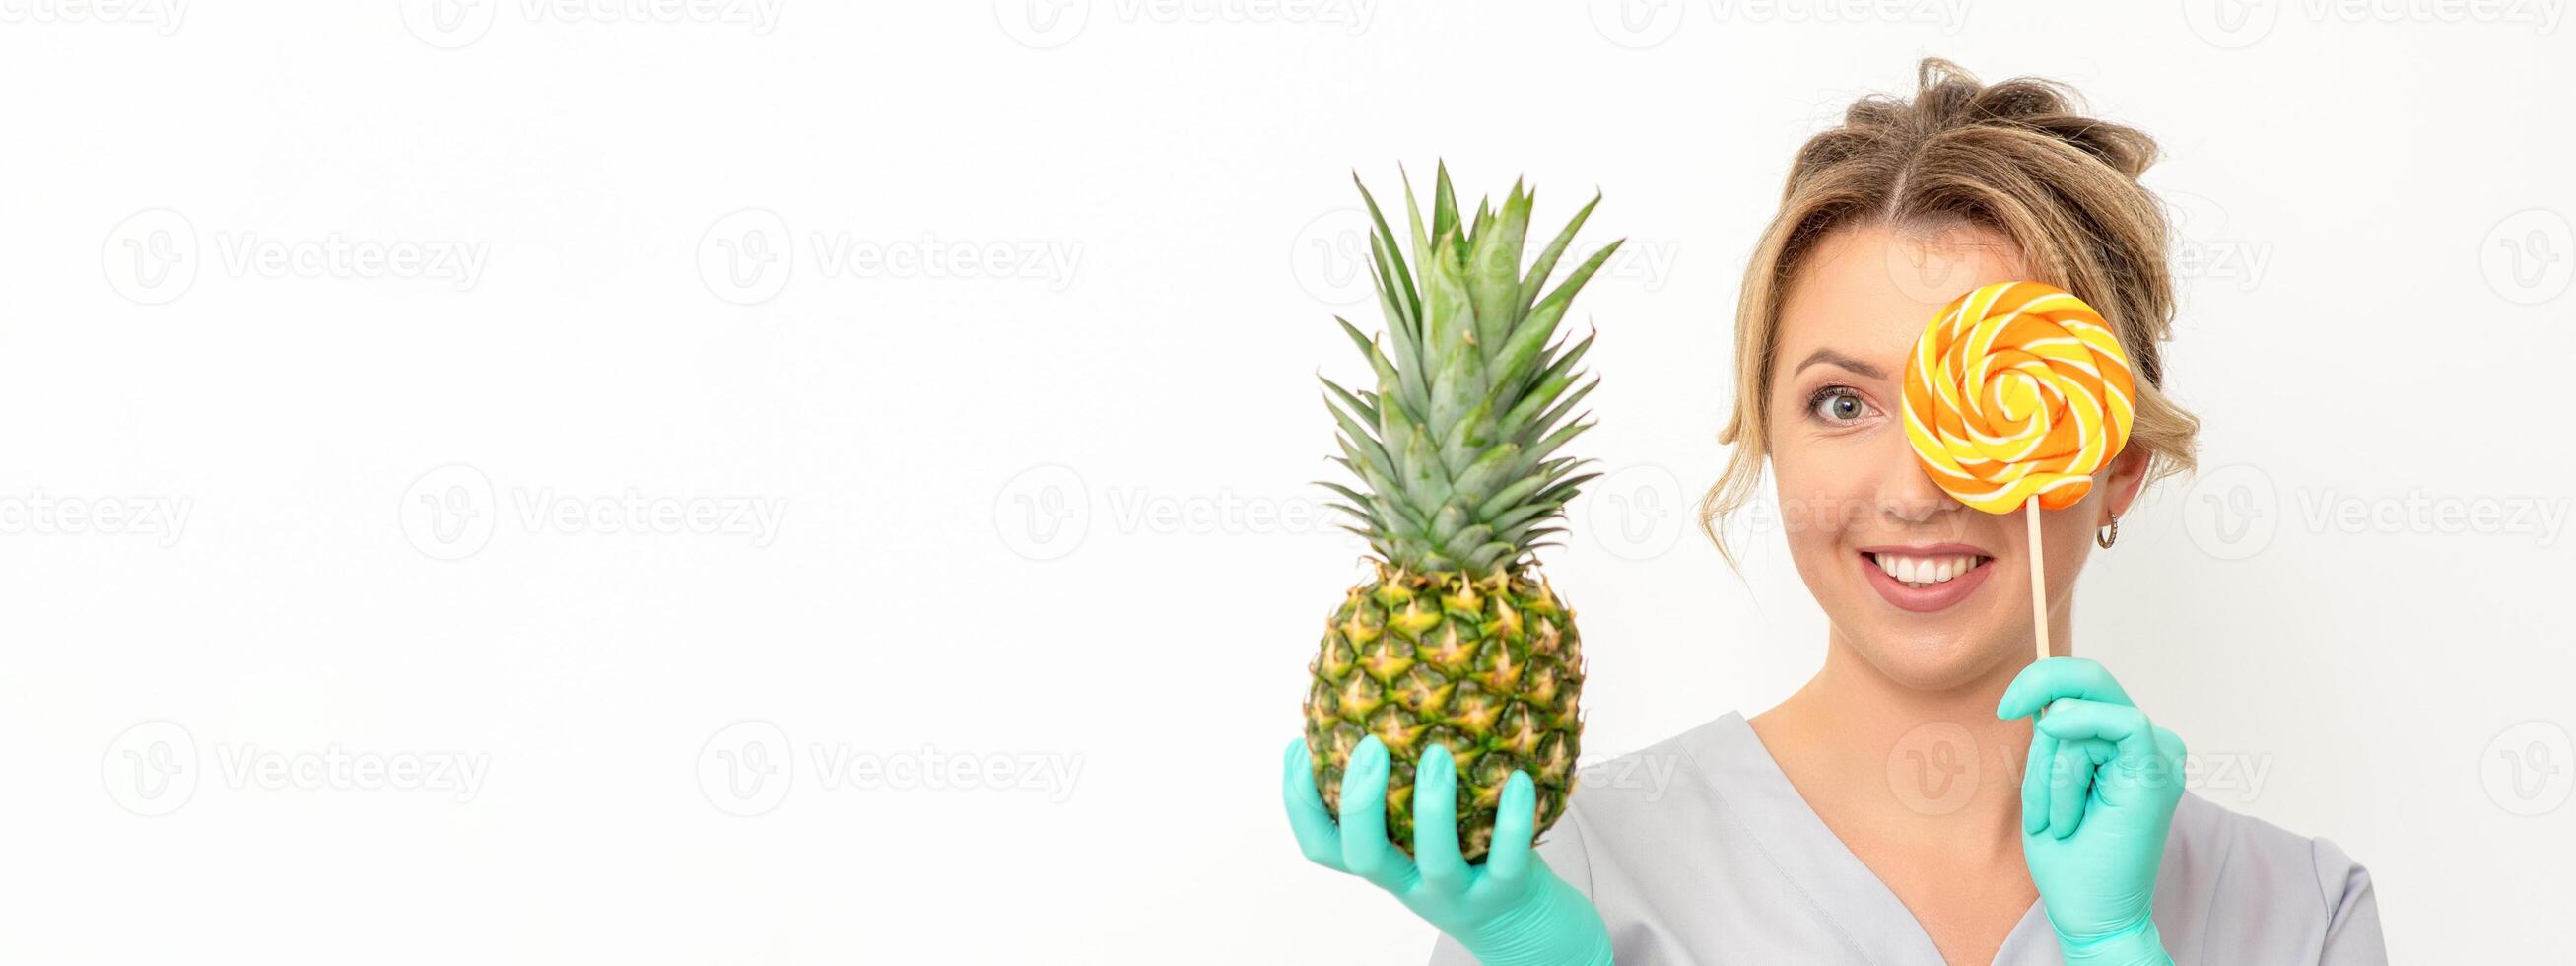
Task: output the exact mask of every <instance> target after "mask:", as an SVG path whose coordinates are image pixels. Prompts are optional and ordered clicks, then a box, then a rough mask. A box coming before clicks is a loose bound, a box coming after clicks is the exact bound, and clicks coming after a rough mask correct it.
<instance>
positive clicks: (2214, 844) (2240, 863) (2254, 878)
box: [2165, 794, 2370, 915]
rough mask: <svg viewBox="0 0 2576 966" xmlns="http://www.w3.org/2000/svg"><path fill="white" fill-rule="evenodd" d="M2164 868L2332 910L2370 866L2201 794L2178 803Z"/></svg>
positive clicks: (2331, 846)
mask: <svg viewBox="0 0 2576 966" xmlns="http://www.w3.org/2000/svg"><path fill="white" fill-rule="evenodd" d="M2165 868H2166V870H2167V871H2168V872H2180V873H2182V874H2183V875H2184V876H2185V877H2187V878H2189V879H2191V880H2193V881H2201V882H2208V883H2212V884H2224V883H2229V882H2235V883H2237V884H2240V885H2253V886H2258V887H2261V892H2262V894H2265V895H2269V896H2274V897H2277V898H2279V899H2281V900H2290V899H2299V900H2303V901H2312V902H2313V903H2314V908H2316V909H2317V911H2319V912H2322V913H2325V914H2328V915H2331V914H2332V913H2333V912H2334V910H2335V907H2336V906H2337V905H2338V904H2339V903H2340V902H2341V901H2342V900H2343V899H2344V897H2345V896H2346V895H2347V894H2349V893H2350V892H2351V891H2352V887H2353V886H2354V885H2355V884H2357V883H2362V882H2367V881H2368V880H2369V877H2370V873H2369V871H2368V870H2366V869H2364V868H2362V866H2361V863H2359V862H2356V861H2354V860H2353V858H2352V856H2350V855H2347V854H2345V853H2344V851H2343V849H2342V848H2340V847H2337V846H2336V845H2335V844H2334V843H2333V842H2332V841H2329V840H2327V839H2323V838H2315V837H2311V836H2306V835H2301V834H2299V833H2297V832H2292V831H2290V830H2288V829H2285V828H2282V827H2280V826H2278V825H2274V824H2272V823H2270V822H2266V821H2264V820H2262V819H2259V818H2255V817H2253V816H2251V815H2245V814H2242V813H2238V812H2234V811H2230V810H2228V809H2227V808H2226V807H2225V806H2222V805H2219V804H2216V803H2214V802H2211V801H2210V800H2208V799H2206V798H2202V797H2200V796H2199V795H2197V794H2185V795H2184V796H2183V799H2182V803H2181V804H2180V805H2177V806H2175V808H2174V827H2173V836H2172V839H2171V841H2170V842H2169V843H2168V844H2167V846H2166V849H2165Z"/></svg>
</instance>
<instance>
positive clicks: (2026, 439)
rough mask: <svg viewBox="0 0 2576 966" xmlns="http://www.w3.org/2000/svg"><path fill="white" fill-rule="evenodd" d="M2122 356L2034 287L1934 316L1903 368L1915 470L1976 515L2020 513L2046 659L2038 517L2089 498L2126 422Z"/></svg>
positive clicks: (2130, 410)
mask: <svg viewBox="0 0 2576 966" xmlns="http://www.w3.org/2000/svg"><path fill="white" fill-rule="evenodd" d="M2136 399H2137V386H2136V384H2135V383H2134V382H2133V381H2132V379H2131V377H2130V374H2129V357H2128V354H2127V353H2125V352H2123V351H2121V349H2120V339H2119V337H2118V336H2117V335H2115V334H2113V333H2112V332H2111V327H2110V325H2109V324H2107V323H2105V322H2104V321H2103V320H2102V315H2101V313H2098V312H2095V311H2093V307H2092V306H2090V305H2086V304H2084V300H2083V299H2079V298H2076V297H2075V296H2074V295H2073V294H2072V293H2069V292H2067V291H2065V290H2063V289H2060V288H2057V287H2055V286H2050V285H2043V284H2040V283H2038V282H1997V283H1995V284H1993V285H1988V286H1984V287H1982V288H1979V289H1977V290H1975V291H1972V292H1969V293H1968V294H1966V295H1962V296H1960V297H1959V298H1958V299H1957V300H1956V301H1953V302H1951V303H1950V304H1949V305H1947V306H1945V307H1943V308H1942V309H1941V311H1940V312H1939V313H1938V314H1936V315H1934V316H1933V317H1932V323H1931V325H1929V326H1927V327H1926V328H1925V329H1924V330H1923V336H1922V338H1920V339H1918V340H1916V342H1915V343H1914V355H1913V356H1912V357H1911V358H1909V359H1907V360H1906V363H1905V438H1906V439H1907V440H1908V441H1909V442H1911V443H1913V444H1914V455H1915V456H1916V457H1917V458H1918V459H1919V460H1920V461H1921V462H1922V464H1923V470H1924V472H1925V473H1928V474H1930V475H1931V477H1932V481H1933V482H1934V483H1937V484H1939V485H1940V487H1941V489H1942V490H1944V491H1946V492H1948V493H1949V494H1950V495H1951V496H1953V497H1956V498H1957V499H1958V500H1959V502H1961V503H1965V504H1967V505H1969V506H1972V507H1975V508H1977V509H1979V510H1983V511H1985V512H1987V513H1994V514H2004V513H2011V512H2013V511H2014V510H2016V509H2025V508H2026V509H2027V512H2028V515H2029V518H2030V527H2029V529H2030V537H2031V541H2030V543H2031V606H2032V611H2033V619H2034V620H2035V621H2036V622H2037V623H2038V625H2039V656H2040V657H2043V658H2045V657H2047V656H2048V615H2047V605H2046V604H2045V603H2044V602H2043V601H2042V597H2043V590H2042V587H2043V581H2042V579H2041V567H2040V540H2039V511H2040V509H2041V508H2043V507H2044V508H2047V509H2051V510H2063V509H2065V508H2067V507H2069V506H2073V505H2074V504H2075V502H2076V501H2077V500H2081V499H2083V498H2084V495H2085V494H2086V493H2088V492H2091V490H2092V488H2093V474H2094V473H2096V472H2099V471H2100V470H2101V469H2102V468H2103V467H2104V466H2106V465H2108V464H2109V463H2110V462H2111V459H2112V458H2113V457H2116V456H2118V455H2120V448H2121V447H2122V446H2125V445H2127V444H2128V442H2129V426H2130V423H2131V422H2132V421H2133V420H2134V418H2135V417H2136V413H2137V407H2136Z"/></svg>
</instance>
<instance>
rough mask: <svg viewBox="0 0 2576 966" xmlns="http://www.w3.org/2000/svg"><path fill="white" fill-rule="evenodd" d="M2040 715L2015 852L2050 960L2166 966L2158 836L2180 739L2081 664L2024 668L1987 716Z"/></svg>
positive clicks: (2107, 676)
mask: <svg viewBox="0 0 2576 966" xmlns="http://www.w3.org/2000/svg"><path fill="white" fill-rule="evenodd" d="M2043 706H2045V707H2046V708H2047V709H2048V713H2047V714H2045V715H2043V716H2042V717H2041V718H2040V719H2039V722H2038V724H2037V725H2036V726H2035V727H2034V728H2033V729H2032V731H2031V736H2030V758H2029V761H2028V767H2027V769H2026V772H2025V774H2024V776H2023V778H2022V784H2021V819H2022V822H2021V828H2022V842H2021V851H2022V859H2023V861H2025V862H2027V863H2029V865H2030V878H2031V882H2032V883H2033V884H2034V885H2037V886H2038V887H2039V899H2040V902H2041V904H2042V905H2044V906H2046V907H2047V909H2048V921H2049V924H2050V925H2052V926H2054V927H2056V929H2057V945H2058V949H2059V951H2060V953H2061V954H2062V955H2063V956H2064V957H2065V959H2066V962H2067V963H2069V964H2096V963H2100V964H2114V963H2116V964H2122V966H2130V964H2156V966H2171V964H2172V963H2173V959H2172V957H2170V956H2168V955H2167V954H2166V953H2165V949H2164V944H2163V940H2162V938H2161V937H2159V936H2158V935H2157V934H2156V920H2155V916H2154V912H2155V898H2156V872H2157V870H2158V869H2159V868H2160V867H2161V866H2162V865H2163V864H2164V857H2165V834H2166V833H2167V832H2168V831H2170V830H2171V829H2172V828H2173V813H2174V805H2175V804H2176V803H2178V802H2180V801H2182V791H2183V769H2182V764H2183V754H2184V749H2183V743H2182V739H2181V738H2178V737H2175V736H2174V733H2173V732H2171V731H2167V730H2165V729H2163V728H2159V727H2156V726H2155V724H2154V723H2153V722H2150V721H2148V720H2147V716H2146V713H2145V712H2142V711H2139V710H2138V708H2137V705H2136V704H2135V703H2134V702H2132V701H2130V700H2129V695H2128V693H2127V692H2125V691H2122V690H2121V689H2120V682H2118V681H2115V680H2112V678H2111V672H2109V671H2106V670H2104V669H2103V668H2102V665H2100V664H2098V663H2095V662H2092V661H2088V660H2084V659H2082V658H2072V657H2053V658H2049V659H2047V660H2044V661H2040V662H2038V663H2035V664H2032V665H2031V666H2029V667H2027V668H2024V669H2022V672H2021V675H2020V676H2018V677H2015V678H2014V679H2013V683H2012V685H2011V686H2010V687H2008V688H2005V689H2004V697H2003V700H2002V701H2001V702H1999V703H1997V704H1996V706H1995V716H1996V717H1998V718H2007V719H2009V718H2019V717H2024V716H2027V715H2030V714H2032V713H2034V712H2037V711H2039V710H2040V708H2041V707H2043Z"/></svg>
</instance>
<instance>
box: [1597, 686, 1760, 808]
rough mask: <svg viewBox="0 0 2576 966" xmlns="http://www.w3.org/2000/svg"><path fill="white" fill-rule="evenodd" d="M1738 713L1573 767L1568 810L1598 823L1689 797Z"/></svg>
mask: <svg viewBox="0 0 2576 966" xmlns="http://www.w3.org/2000/svg"><path fill="white" fill-rule="evenodd" d="M1743 728H1744V718H1743V716H1742V715H1739V714H1736V713H1734V712H1729V713H1727V714H1724V715H1720V716H1718V717H1717V718H1714V719H1712V720H1709V721H1706V722H1702V723H1701V724H1699V725H1696V726H1694V727H1692V728H1691V729H1689V730H1687V731H1684V732H1682V733H1680V734H1677V735H1673V736H1672V737H1669V738H1665V739H1664V740H1662V741H1658V742H1655V743H1654V744H1651V745H1647V746H1645V747H1643V748H1639V749H1637V750H1635V751H1630V752H1627V753H1625V754H1621V755H1615V756H1612V757H1609V758H1604V759H1601V760H1598V761H1594V762H1591V763H1589V764H1585V765H1582V766H1581V767H1579V768H1578V769H1577V770H1576V775H1575V782H1574V795H1573V797H1572V798H1570V799H1569V800H1568V801H1567V812H1568V813H1569V814H1574V813H1581V814H1584V815H1586V816H1589V817H1591V818H1593V819H1594V820H1596V821H1627V820H1633V819H1639V818H1644V817H1646V816H1647V815H1649V814H1651V813H1654V812H1657V811H1663V810H1669V809H1672V808H1674V807H1676V806H1680V805H1684V804H1685V803H1688V802H1690V801H1691V800H1692V798H1693V796H1692V795H1691V794H1688V792H1689V791H1690V790H1691V789H1693V788H1697V787H1699V786H1703V785H1705V784H1706V783H1707V775H1708V771H1709V767H1710V763H1711V762H1713V761H1714V760H1716V759H1718V758H1720V757H1722V755H1723V751H1722V749H1723V748H1724V746H1725V745H1726V744H1727V742H1728V740H1729V738H1730V737H1731V736H1732V734H1733V732H1734V731H1736V730H1742V729H1743Z"/></svg>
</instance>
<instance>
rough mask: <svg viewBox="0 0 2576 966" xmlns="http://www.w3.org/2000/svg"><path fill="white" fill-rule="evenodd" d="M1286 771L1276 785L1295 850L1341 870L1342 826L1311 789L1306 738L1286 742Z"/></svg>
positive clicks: (1312, 769) (1312, 764)
mask: <svg viewBox="0 0 2576 966" xmlns="http://www.w3.org/2000/svg"><path fill="white" fill-rule="evenodd" d="M1287 771H1288V774H1287V776H1286V777H1285V778H1284V779H1283V780H1281V781H1280V783H1279V785H1280V791H1281V792H1282V796H1283V797H1284V798H1286V799H1287V800H1288V828H1289V829H1290V830H1291V831H1294V832H1296V833H1297V849H1298V851H1301V852H1304V853H1306V858H1307V860H1309V861H1311V862H1313V863H1315V864H1316V865H1320V866H1323V867H1324V868H1327V869H1331V870H1333V871H1335V872H1340V871H1344V870H1343V869H1342V830H1341V828H1340V827H1338V826H1336V825H1334V824H1333V813H1331V812H1327V811H1325V810H1324V796H1323V795H1321V794H1319V793H1317V792H1316V791H1315V757H1314V755H1313V754H1311V753H1309V752H1308V751H1307V750H1306V739H1304V738H1299V739H1297V740H1295V741H1291V742H1289V743H1288V769H1287Z"/></svg>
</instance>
